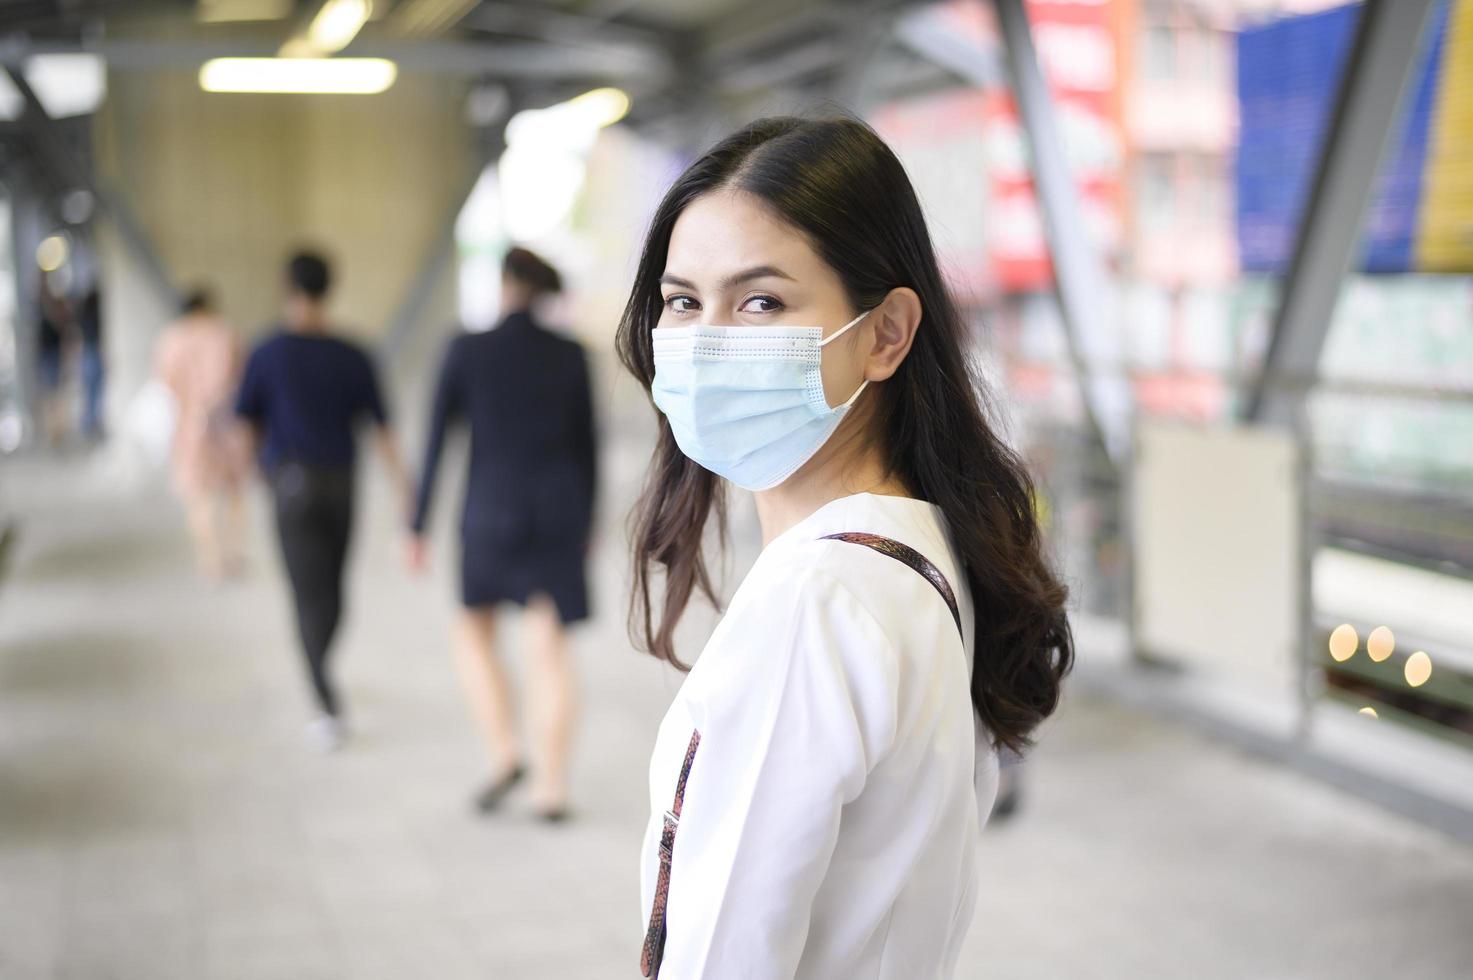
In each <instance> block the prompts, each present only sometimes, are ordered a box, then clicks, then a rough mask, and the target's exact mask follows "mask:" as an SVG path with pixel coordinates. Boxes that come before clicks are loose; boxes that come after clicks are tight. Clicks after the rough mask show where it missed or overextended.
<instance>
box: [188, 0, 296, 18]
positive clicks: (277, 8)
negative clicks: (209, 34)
mask: <svg viewBox="0 0 1473 980" xmlns="http://www.w3.org/2000/svg"><path fill="white" fill-rule="evenodd" d="M291 12H292V0H199V5H198V6H197V7H195V11H194V16H195V19H196V20H198V21H200V22H201V23H205V24H227V23H231V22H235V21H247V20H283V19H285V18H286V17H288V16H290V15H291Z"/></svg>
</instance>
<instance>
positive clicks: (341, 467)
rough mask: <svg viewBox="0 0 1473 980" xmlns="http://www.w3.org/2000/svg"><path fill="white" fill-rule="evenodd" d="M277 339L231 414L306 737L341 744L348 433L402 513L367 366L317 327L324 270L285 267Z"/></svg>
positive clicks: (304, 262)
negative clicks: (374, 463)
mask: <svg viewBox="0 0 1473 980" xmlns="http://www.w3.org/2000/svg"><path fill="white" fill-rule="evenodd" d="M287 280H288V285H287V298H286V305H285V310H284V315H283V318H282V325H281V329H279V330H278V331H277V332H276V333H275V334H274V335H273V336H272V337H270V338H269V339H267V340H265V341H264V342H262V343H261V344H260V345H259V346H258V347H256V349H255V350H254V351H252V352H251V356H250V359H249V360H248V361H247V362H246V367H245V373H244V375H243V376H242V378H241V384H240V393H239V395H238V396H237V399H236V405H235V413H236V414H237V415H238V416H240V417H241V418H242V419H245V420H246V421H247V422H248V423H250V425H251V427H252V429H253V430H254V432H255V436H256V441H257V447H258V450H259V458H260V464H261V469H262V472H263V473H264V474H265V476H266V479H267V482H268V483H269V484H270V487H271V492H272V497H273V499H274V502H275V509H276V527H277V532H278V534H279V536H280V539H281V554H282V558H283V560H284V564H285V565H286V573H287V578H288V580H289V581H290V583H291V590H292V597H293V599H294V601H295V604H296V614H297V629H298V632H299V634H300V637H301V643H302V650H303V652H304V653H305V655H306V660H307V668H308V673H309V676H310V677H311V681H312V688H313V692H314V694H315V695H316V700H317V706H318V708H319V709H320V714H319V715H318V717H317V718H316V719H315V720H314V721H313V722H312V723H311V725H310V726H309V729H308V731H309V735H310V736H311V737H312V739H313V741H314V742H315V743H316V744H317V745H318V746H319V747H321V748H325V749H331V748H336V747H338V746H339V745H340V744H341V743H342V740H343V736H344V729H343V724H342V715H343V705H342V699H341V697H340V696H339V694H338V693H337V691H336V689H335V687H334V685H333V683H332V681H331V678H330V676H329V674H328V670H327V658H328V653H329V650H330V649H331V646H332V640H333V635H334V634H335V633H336V632H337V627H338V622H339V620H340V619H341V617H342V612H343V566H344V564H345V562H346V559H347V554H348V542H349V539H350V536H351V532H352V523H353V483H354V480H353V469H354V458H355V449H356V438H355V437H356V433H357V429H358V428H359V427H360V426H361V425H362V424H364V423H367V424H369V425H371V426H372V428H373V431H374V435H375V442H376V443H377V448H378V450H379V453H380V455H381V456H382V457H383V460H384V463H385V464H386V466H387V467H388V469H389V471H390V474H391V476H392V477H393V479H394V481H395V485H396V487H397V488H398V489H399V491H400V494H401V498H402V501H403V503H404V509H405V511H406V512H407V510H408V501H409V489H408V488H409V482H408V477H407V475H406V473H405V470H404V466H403V464H402V462H401V459H400V455H399V450H398V446H397V444H396V442H395V439H394V435H393V431H392V430H391V429H390V428H389V420H388V413H387V411H386V410H385V408H384V400H383V395H382V394H381V392H380V389H379V383H378V377H377V374H376V372H375V370H374V367H373V363H372V361H370V360H369V358H368V355H367V354H365V353H364V352H363V350H362V349H361V348H359V347H358V346H357V345H355V344H352V343H349V342H348V341H346V340H344V339H342V338H340V337H336V336H334V335H333V334H332V333H331V332H330V331H329V328H328V320H327V307H326V299H327V293H328V289H329V287H330V285H331V281H332V273H331V270H330V268H329V267H328V264H327V261H326V260H325V259H323V258H322V257H321V256H318V255H314V254H311V253H307V252H303V253H299V254H297V255H295V256H293V257H292V259H291V261H290V262H289V263H288V265H287Z"/></svg>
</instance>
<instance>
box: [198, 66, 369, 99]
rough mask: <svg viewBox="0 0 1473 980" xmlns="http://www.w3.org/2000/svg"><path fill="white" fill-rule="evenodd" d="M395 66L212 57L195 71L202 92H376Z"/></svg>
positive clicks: (348, 93)
mask: <svg viewBox="0 0 1473 980" xmlns="http://www.w3.org/2000/svg"><path fill="white" fill-rule="evenodd" d="M397 76H398V68H397V67H396V66H395V64H394V63H393V62H392V61H388V60H387V59H384V58H215V59H213V60H211V61H207V62H205V64H204V67H202V68H201V69H200V70H199V84H200V88H202V89H204V90H205V91H206V92H267V93H281V94H296V95H377V94H378V93H379V92H383V91H385V90H387V89H388V88H389V86H391V85H393V84H394V79H395V78H396V77H397Z"/></svg>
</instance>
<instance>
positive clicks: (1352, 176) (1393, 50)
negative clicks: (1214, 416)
mask: <svg viewBox="0 0 1473 980" xmlns="http://www.w3.org/2000/svg"><path fill="white" fill-rule="evenodd" d="M1434 2H1435V0H1366V2H1365V3H1364V4H1362V6H1361V14H1360V21H1359V23H1358V25H1357V27H1356V34H1355V41H1354V44H1353V45H1352V46H1351V49H1350V56H1349V58H1348V59H1347V60H1346V64H1345V68H1344V74H1343V75H1342V76H1341V80H1340V91H1339V94H1338V95H1337V97H1336V101H1335V110H1334V115H1333V116H1332V117H1331V120H1330V127H1329V130H1328V132H1327V133H1326V136H1325V142H1324V145H1323V147H1321V150H1320V158H1319V164H1318V166H1317V167H1316V168H1315V175H1314V182H1313V184H1312V185H1311V189H1310V195H1309V202H1308V204H1307V205H1306V207H1305V209H1304V216H1303V218H1302V219H1301V220H1300V224H1299V235H1298V238H1297V239H1296V241H1295V244H1294V253H1293V258H1292V259H1291V260H1290V263H1289V271H1288V273H1287V275H1286V276H1285V277H1284V285H1283V291H1282V292H1281V294H1280V299H1279V305H1278V309H1277V311H1276V312H1275V314H1274V321H1273V333H1272V334H1271V335H1270V338H1269V345H1268V352H1267V354H1265V355H1264V359H1263V367H1262V373H1261V375H1260V377H1259V379H1258V383H1257V384H1256V385H1255V386H1254V388H1253V391H1252V393H1251V394H1250V396H1249V398H1248V401H1247V403H1246V405H1245V409H1244V415H1245V417H1246V418H1247V419H1248V420H1249V421H1254V422H1267V423H1271V424H1280V425H1293V424H1295V420H1296V418H1297V415H1298V408H1299V406H1300V405H1301V404H1302V403H1303V399H1304V396H1305V394H1306V393H1307V388H1308V385H1307V381H1306V379H1311V378H1313V377H1314V375H1315V373H1316V371H1317V369H1318V366H1319V359H1320V352H1321V351H1322V350H1323V349H1324V345H1325V337H1326V336H1327V335H1328V334H1329V332H1330V322H1331V319H1332V317H1333V316H1334V313H1335V303H1336V300H1337V299H1338V298H1339V295H1340V286H1341V283H1342V282H1343V280H1344V279H1345V276H1346V274H1347V273H1348V272H1349V271H1350V269H1351V264H1352V262H1353V261H1354V259H1355V257H1356V256H1357V255H1359V254H1360V248H1361V226H1362V223H1363V221H1364V218H1365V211H1366V204H1367V202H1368V201H1369V199H1370V196H1371V193H1372V190H1373V189H1374V186H1375V180H1376V175H1377V174H1378V173H1380V170H1381V159H1382V157H1383V156H1384V154H1385V150H1386V146H1387V143H1388V142H1389V137H1390V135H1391V132H1392V130H1393V128H1394V125H1395V123H1396V120H1397V113H1398V110H1399V109H1400V108H1401V105H1402V95H1403V93H1404V91H1405V89H1406V85H1407V80H1408V79H1409V78H1410V76H1411V72H1412V66H1413V65H1414V64H1415V63H1416V59H1417V53H1418V51H1419V50H1420V48H1421V40H1422V33H1423V29H1424V27H1425V26H1426V23H1427V15H1428V14H1429V13H1430V12H1431V10H1432V5H1433V3H1434Z"/></svg>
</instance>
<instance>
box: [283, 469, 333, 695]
mask: <svg viewBox="0 0 1473 980" xmlns="http://www.w3.org/2000/svg"><path fill="white" fill-rule="evenodd" d="M275 482H276V514H277V530H278V532H279V534H280V538H281V554H282V558H283V559H284V561H285V564H286V572H287V578H288V579H289V580H290V582H291V588H292V599H293V601H294V602H295V604H296V613H297V632H298V634H299V636H300V639H301V643H302V653H303V655H304V657H305V658H306V662H307V672H308V675H309V677H310V678H311V681H312V689H313V693H314V694H315V696H316V699H317V706H318V707H319V708H320V709H321V710H322V712H323V714H326V715H329V716H334V717H335V716H336V715H337V713H338V701H337V696H336V693H335V692H334V691H333V688H332V684H331V683H330V682H329V680H328V676H327V651H328V648H329V646H330V645H331V643H332V638H333V634H334V633H335V632H336V631H337V624H338V617H339V616H340V614H341V611H342V593H341V576H342V566H341V561H340V560H338V559H337V558H336V553H337V549H336V547H335V544H336V540H335V535H334V523H335V522H334V520H333V512H332V507H331V505H330V503H329V502H327V501H325V500H324V499H323V494H322V491H321V488H320V487H318V486H316V485H315V481H314V480H313V479H312V478H310V477H309V476H307V475H306V474H305V473H304V472H303V471H302V470H300V469H293V470H288V471H285V472H283V473H281V474H278V476H277V479H276V481H275Z"/></svg>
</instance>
